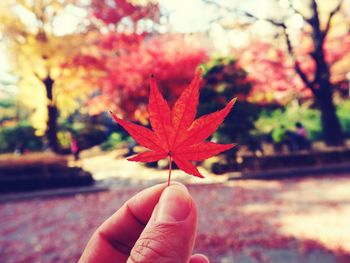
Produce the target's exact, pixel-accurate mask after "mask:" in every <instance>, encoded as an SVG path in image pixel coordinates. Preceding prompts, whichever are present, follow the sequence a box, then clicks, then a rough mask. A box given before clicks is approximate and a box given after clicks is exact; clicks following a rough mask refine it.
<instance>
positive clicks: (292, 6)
mask: <svg viewBox="0 0 350 263" xmlns="http://www.w3.org/2000/svg"><path fill="white" fill-rule="evenodd" d="M288 3H289V7H290V9H292V10H293V11H294V13H296V14H298V15H300V16H301V17H302V18H303V20H304V21H305V22H307V23H308V24H310V23H311V20H310V18H307V17H306V16H305V15H304V14H303V13H301V12H300V11H299V10H298V9H297V8H296V7H295V5H294V4H293V1H292V0H288Z"/></svg>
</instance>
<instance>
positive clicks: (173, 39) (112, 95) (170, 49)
mask: <svg viewBox="0 0 350 263" xmlns="http://www.w3.org/2000/svg"><path fill="white" fill-rule="evenodd" d="M98 48H99V49H98V52H99V54H98V57H99V59H100V61H101V62H100V64H103V71H104V72H105V74H103V75H102V76H99V77H98V83H99V89H100V92H101V93H100V95H99V96H97V97H96V98H94V99H93V100H91V101H90V105H91V114H96V113H99V112H102V111H104V110H105V109H106V106H107V107H110V108H111V109H112V110H113V111H116V112H118V113H121V114H123V115H127V116H128V118H131V119H137V120H141V121H142V119H143V120H145V117H147V113H146V106H145V105H146V101H147V96H148V79H149V76H150V75H151V74H154V75H155V76H156V77H157V80H158V83H159V84H160V85H161V87H162V92H163V94H165V96H166V98H167V99H168V100H169V101H170V102H171V103H172V102H173V101H174V98H176V97H177V96H178V95H179V94H180V93H181V91H182V90H183V89H184V87H185V86H186V85H187V84H188V83H189V82H190V80H191V78H192V73H193V71H194V70H195V68H196V67H197V66H198V65H199V64H200V63H202V62H204V61H205V60H206V59H207V52H206V50H205V49H204V48H203V47H199V46H197V45H195V44H194V43H193V42H192V41H191V40H190V39H186V38H185V37H183V36H156V37H151V38H149V37H146V36H141V35H135V34H134V35H124V34H118V35H114V34H111V35H106V36H104V38H103V39H102V40H100V42H99V45H98Z"/></svg>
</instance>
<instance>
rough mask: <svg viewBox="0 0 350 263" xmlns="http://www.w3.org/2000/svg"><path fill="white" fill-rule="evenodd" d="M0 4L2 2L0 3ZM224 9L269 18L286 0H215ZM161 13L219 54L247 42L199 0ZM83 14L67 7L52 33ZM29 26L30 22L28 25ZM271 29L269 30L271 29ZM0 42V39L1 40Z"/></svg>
mask: <svg viewBox="0 0 350 263" xmlns="http://www.w3.org/2000/svg"><path fill="white" fill-rule="evenodd" d="M0 1H1V0H0ZM214 1H218V2H220V3H221V4H223V5H226V6H235V7H237V8H239V9H243V10H248V11H249V12H251V13H254V14H255V15H257V16H259V17H269V16H273V15H274V14H275V13H276V9H275V8H274V5H273V4H272V3H275V5H276V3H277V4H279V5H283V3H284V4H285V3H286V1H288V0H273V1H272V0H264V1H263V0H214ZM159 3H160V6H161V8H162V11H163V12H165V13H166V14H168V21H169V23H170V29H171V30H172V31H174V32H183V33H191V32H207V33H208V34H209V36H210V37H211V38H212V39H215V41H213V43H214V46H215V48H216V49H217V50H219V51H221V53H222V54H225V53H227V52H228V47H230V46H232V45H233V46H234V45H237V46H240V45H243V44H244V43H246V42H247V41H248V40H247V33H245V34H244V33H242V32H235V31H232V32H231V33H227V32H226V31H225V30H223V28H222V27H221V25H220V24H219V23H215V22H214V23H213V22H212V20H215V19H216V18H217V17H218V15H219V14H220V10H218V9H217V7H215V6H213V5H208V4H206V3H204V2H203V1H202V0H159ZM85 14H86V11H85V10H83V9H79V8H75V7H68V8H67V11H66V12H65V13H63V15H61V16H60V17H58V19H56V20H55V22H54V27H55V34H58V35H62V34H68V33H71V32H73V31H74V28H75V27H76V25H77V24H78V23H79V21H80V19H81V18H82V17H84V16H85ZM21 16H22V17H24V19H25V20H26V21H30V20H31V19H30V15H28V14H25V13H23V15H22V14H21ZM28 23H29V22H28ZM298 23H299V24H300V19H299V22H298V19H297V17H296V19H295V21H294V24H295V25H297V24H298ZM255 26H256V29H255V31H254V32H256V33H257V34H260V35H264V34H266V31H267V30H269V27H268V26H266V24H261V23H256V25H255ZM270 30H271V29H270ZM0 39H1V38H0ZM8 62H9V61H8V58H7V56H6V49H5V47H4V44H3V43H2V42H1V41H0V80H1V79H2V78H3V77H4V72H7V71H9V70H10V68H9V65H8V64H9V63H8Z"/></svg>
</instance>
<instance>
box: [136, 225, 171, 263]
mask: <svg viewBox="0 0 350 263" xmlns="http://www.w3.org/2000/svg"><path fill="white" fill-rule="evenodd" d="M169 232H170V231H169V229H167V228H166V227H164V226H156V227H155V228H154V229H152V230H150V231H147V232H145V233H143V235H142V237H140V238H139V239H138V240H137V242H136V244H135V246H134V247H133V249H132V250H131V253H130V258H129V259H130V261H131V262H133V263H145V262H146V263H147V262H154V263H157V262H177V260H178V259H177V258H176V256H175V255H174V254H173V253H174V249H171V247H170V246H169V234H170V233H169Z"/></svg>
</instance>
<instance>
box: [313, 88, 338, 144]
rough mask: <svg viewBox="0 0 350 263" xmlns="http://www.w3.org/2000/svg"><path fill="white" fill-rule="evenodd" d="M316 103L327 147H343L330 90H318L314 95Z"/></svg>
mask: <svg viewBox="0 0 350 263" xmlns="http://www.w3.org/2000/svg"><path fill="white" fill-rule="evenodd" d="M330 85H331V84H330ZM316 101H317V103H318V105H319V107H320V111H321V123H322V130H323V136H324V140H325V142H326V144H327V145H329V146H338V145H343V143H344V136H343V133H342V129H341V126H340V123H339V119H338V117H337V114H336V108H335V106H334V103H333V92H332V88H330V87H328V88H324V87H322V88H320V89H319V90H318V91H317V93H316Z"/></svg>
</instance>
